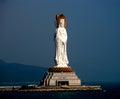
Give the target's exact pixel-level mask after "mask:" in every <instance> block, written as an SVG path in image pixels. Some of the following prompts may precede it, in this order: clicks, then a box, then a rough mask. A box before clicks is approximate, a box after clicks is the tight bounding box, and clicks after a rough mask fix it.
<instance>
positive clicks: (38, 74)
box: [0, 59, 48, 83]
mask: <svg viewBox="0 0 120 99" xmlns="http://www.w3.org/2000/svg"><path fill="white" fill-rule="evenodd" d="M47 70H48V68H47V67H38V66H33V65H24V64H19V63H7V62H5V61H3V60H1V59H0V83H2V82H39V80H40V79H42V78H43V76H44V74H45V72H46V71H47Z"/></svg>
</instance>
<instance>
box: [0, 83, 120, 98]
mask: <svg viewBox="0 0 120 99" xmlns="http://www.w3.org/2000/svg"><path fill="white" fill-rule="evenodd" d="M101 87H102V88H103V90H102V91H64V92H63V91H61V92H0V99H120V83H103V84H101Z"/></svg>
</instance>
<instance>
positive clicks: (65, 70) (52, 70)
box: [48, 66, 72, 72]
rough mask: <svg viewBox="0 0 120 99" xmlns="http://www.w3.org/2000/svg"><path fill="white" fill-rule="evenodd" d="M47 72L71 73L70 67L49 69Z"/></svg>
mask: <svg viewBox="0 0 120 99" xmlns="http://www.w3.org/2000/svg"><path fill="white" fill-rule="evenodd" d="M48 71H49V72H72V68H71V67H70V66H68V67H57V66H55V67H51V68H49V70H48Z"/></svg>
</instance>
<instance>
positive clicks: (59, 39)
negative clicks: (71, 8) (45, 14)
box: [55, 14, 69, 67]
mask: <svg viewBox="0 0 120 99" xmlns="http://www.w3.org/2000/svg"><path fill="white" fill-rule="evenodd" d="M56 22H57V29H56V36H55V43H56V56H55V61H56V64H57V67H68V64H69V61H68V58H67V49H66V47H67V31H66V18H65V16H64V15H63V14H57V15H56Z"/></svg>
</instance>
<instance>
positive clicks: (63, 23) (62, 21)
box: [59, 19, 65, 27]
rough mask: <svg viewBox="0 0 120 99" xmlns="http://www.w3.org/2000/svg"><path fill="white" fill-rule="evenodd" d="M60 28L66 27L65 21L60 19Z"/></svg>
mask: <svg viewBox="0 0 120 99" xmlns="http://www.w3.org/2000/svg"><path fill="white" fill-rule="evenodd" d="M59 26H60V27H64V26H65V20H64V19H60V23H59Z"/></svg>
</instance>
